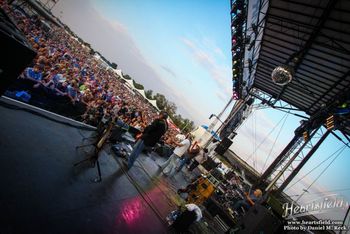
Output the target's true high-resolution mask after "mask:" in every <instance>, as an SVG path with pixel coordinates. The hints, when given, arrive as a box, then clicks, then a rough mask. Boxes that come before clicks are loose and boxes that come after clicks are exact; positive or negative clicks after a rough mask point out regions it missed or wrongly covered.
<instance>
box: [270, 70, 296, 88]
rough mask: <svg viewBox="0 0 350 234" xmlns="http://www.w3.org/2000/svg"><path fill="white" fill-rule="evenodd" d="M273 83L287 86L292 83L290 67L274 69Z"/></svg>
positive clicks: (272, 74)
mask: <svg viewBox="0 0 350 234" xmlns="http://www.w3.org/2000/svg"><path fill="white" fill-rule="evenodd" d="M271 78H272V81H273V82H274V83H275V84H277V85H281V86H283V85H286V84H288V83H289V82H291V81H292V78H293V74H292V68H291V67H290V66H286V65H282V66H278V67H276V68H275V69H273V71H272V73H271Z"/></svg>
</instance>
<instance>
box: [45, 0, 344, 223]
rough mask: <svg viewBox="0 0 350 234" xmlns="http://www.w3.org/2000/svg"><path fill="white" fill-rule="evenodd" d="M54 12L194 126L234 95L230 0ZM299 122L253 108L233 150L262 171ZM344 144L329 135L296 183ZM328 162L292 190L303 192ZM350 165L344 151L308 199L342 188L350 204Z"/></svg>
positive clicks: (108, 4)
mask: <svg viewBox="0 0 350 234" xmlns="http://www.w3.org/2000/svg"><path fill="white" fill-rule="evenodd" d="M52 11H53V13H54V14H55V15H56V16H57V17H59V18H60V19H61V20H62V21H63V22H64V23H65V24H67V25H68V26H69V27H70V28H71V29H72V30H73V31H74V32H75V33H77V34H78V35H79V36H80V37H81V38H82V39H84V40H85V41H87V42H88V43H90V44H91V45H92V47H93V48H94V49H95V50H97V51H99V52H100V53H101V54H102V55H104V56H105V57H106V58H107V59H109V60H110V61H111V62H115V63H117V64H118V68H119V69H121V70H122V71H123V73H124V74H129V75H130V76H131V77H132V78H134V79H135V81H136V82H138V83H141V84H143V85H144V86H145V89H152V90H153V91H154V93H156V92H159V93H162V94H164V95H165V96H166V97H167V98H168V99H169V100H171V101H173V102H174V103H176V105H177V106H178V112H179V113H180V114H181V115H183V116H184V117H186V118H189V119H191V120H193V121H194V122H195V123H196V124H197V125H201V124H207V125H208V124H209V119H208V117H209V116H210V114H212V113H215V114H218V113H219V112H220V111H221V110H222V108H223V107H224V106H225V104H226V103H227V102H228V101H229V99H230V97H231V94H232V92H231V87H232V72H231V66H232V61H231V59H232V58H231V31H230V1H229V0H191V1H190V0H177V1H168V0H163V1H161V0H147V1H145V0H133V1H130V0H118V1H112V0H99V1H93V0H74V1H68V0H60V1H59V2H58V3H57V4H56V6H55V7H54V8H53V10H52ZM223 119H224V118H223ZM299 120H300V119H299V118H297V117H295V116H293V115H285V113H283V112H279V111H277V110H272V109H260V110H256V111H254V112H253V113H252V114H251V115H250V116H249V118H248V119H247V120H246V121H245V122H244V124H243V125H242V126H241V127H240V128H239V130H238V135H237V137H236V138H235V139H234V140H233V145H232V147H231V149H232V150H233V151H234V152H236V153H237V154H238V155H239V156H240V157H242V158H243V159H245V160H247V162H248V163H249V164H251V165H253V166H254V167H255V168H256V169H257V170H258V171H259V172H262V171H263V170H264V169H266V167H267V166H268V165H270V163H271V162H272V161H273V159H274V158H275V157H276V156H277V155H278V154H279V152H280V151H281V150H282V149H283V148H284V147H285V146H286V145H287V144H288V143H289V141H290V140H291V139H292V137H293V134H294V130H295V129H296V127H298V126H299ZM272 129H274V130H273V131H272ZM269 133H270V134H269ZM342 146H343V143H341V142H339V141H338V140H336V139H335V137H334V136H332V135H330V136H329V137H328V138H327V140H326V141H325V143H324V144H323V145H322V146H321V147H320V148H319V150H318V151H317V152H316V153H315V155H314V156H313V157H312V158H311V159H310V160H309V162H308V163H307V164H306V166H305V167H304V168H303V169H302V170H301V172H300V173H299V175H298V176H297V178H296V179H295V180H294V181H292V184H293V182H295V181H297V180H298V178H301V177H302V176H303V175H306V174H308V173H309V172H310V171H311V170H312V169H313V168H314V167H315V166H317V165H319V164H320V163H321V162H322V161H324V160H326V159H327V158H328V157H329V156H330V155H332V154H333V153H334V152H336V150H337V149H339V148H341V147H342ZM334 157H335V155H334ZM334 157H333V158H334ZM331 160H332V158H330V159H329V160H327V161H325V163H323V164H321V165H320V166H319V167H318V168H317V169H316V170H314V171H312V173H310V174H308V175H307V176H306V177H305V178H304V179H303V180H302V181H301V182H300V183H298V185H297V186H293V187H292V188H289V189H288V190H286V191H287V192H288V194H290V195H299V194H301V192H302V190H303V189H305V188H307V186H308V185H309V184H310V183H312V182H313V181H314V180H315V179H316V178H317V177H318V176H319V175H320V174H321V172H322V170H323V169H324V168H325V167H326V166H327V165H328V164H329V163H330V161H331ZM349 164H350V158H349V148H346V149H345V150H344V151H342V153H341V154H340V155H339V156H338V158H337V159H336V160H335V161H334V163H332V165H331V166H329V168H328V170H327V171H326V172H325V173H323V174H322V176H321V177H320V178H319V179H318V180H317V182H316V184H315V185H314V186H313V188H312V189H310V191H309V192H308V193H309V194H307V195H306V196H305V197H306V198H305V199H306V200H304V201H305V202H306V201H307V200H308V199H309V198H308V197H307V196H311V195H312V193H319V192H320V191H323V193H324V192H325V191H337V192H336V193H337V194H339V195H343V196H346V198H347V200H348V201H350V181H349V173H348V172H347V170H348V165H349ZM340 216H341V215H340Z"/></svg>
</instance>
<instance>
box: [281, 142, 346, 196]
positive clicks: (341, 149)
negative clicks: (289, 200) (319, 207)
mask: <svg viewBox="0 0 350 234" xmlns="http://www.w3.org/2000/svg"><path fill="white" fill-rule="evenodd" d="M344 149H345V146H342V147H340V148H339V149H337V150H336V151H335V152H334V153H332V154H331V155H330V156H329V157H328V158H326V159H325V160H323V161H322V162H320V163H319V164H318V165H317V166H315V167H314V168H313V169H312V170H310V171H309V172H308V173H306V174H305V175H303V176H302V177H301V178H300V179H298V180H297V181H296V182H294V183H293V184H292V185H290V186H288V187H287V188H286V189H285V190H288V189H290V188H292V187H293V186H294V185H296V184H297V183H299V182H300V181H301V180H303V179H304V178H305V177H306V176H308V175H309V174H311V173H312V172H313V171H314V170H316V169H317V168H319V167H320V166H321V165H322V164H323V163H325V162H326V161H328V159H330V158H332V157H333V156H334V155H335V154H336V153H338V152H339V153H341V152H342V151H343V150H344Z"/></svg>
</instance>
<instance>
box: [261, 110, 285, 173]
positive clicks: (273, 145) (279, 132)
mask: <svg viewBox="0 0 350 234" xmlns="http://www.w3.org/2000/svg"><path fill="white" fill-rule="evenodd" d="M288 116H289V115H288V113H287V114H286V115H285V116H284V117H283V118H285V119H284V121H283V123H282V125H281V128H280V130H279V131H278V134H277V136H276V138H275V141H274V142H273V144H272V146H271V149H270V152H269V154H268V155H267V157H266V159H265V163H264V166H263V167H262V171H264V169H265V166H266V163H267V160H268V159H269V157H270V156H271V153H272V150H273V148H274V147H275V144H276V142H277V139H278V137H279V136H280V134H281V132H282V129H283V127H284V125H285V124H286V121H287V119H288Z"/></svg>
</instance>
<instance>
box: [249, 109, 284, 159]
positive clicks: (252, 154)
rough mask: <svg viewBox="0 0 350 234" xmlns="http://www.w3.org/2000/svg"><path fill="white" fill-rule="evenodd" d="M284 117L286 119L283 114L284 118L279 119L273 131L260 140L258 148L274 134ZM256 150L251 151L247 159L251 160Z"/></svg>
mask: <svg viewBox="0 0 350 234" xmlns="http://www.w3.org/2000/svg"><path fill="white" fill-rule="evenodd" d="M283 119H284V116H283V118H282V119H280V120H279V121H278V123H277V124H276V125H275V126H274V127H273V128H272V130H271V131H270V132H269V133H268V134H267V135H266V137H265V138H264V139H263V140H262V141H261V142H260V144H259V145H258V147H257V149H259V147H260V146H261V145H262V144H263V143H264V142H265V141H266V139H267V138H268V137H269V136H270V135H271V134H272V132H273V131H275V128H276V127H277V126H278V125H279V124H280V123H281V122H282V120H283ZM257 149H256V150H257ZM256 150H255V151H256ZM255 151H254V152H253V153H251V154H250V155H249V156H248V158H247V160H246V161H249V160H250V159H251V157H252V156H253V155H254V153H255Z"/></svg>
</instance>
